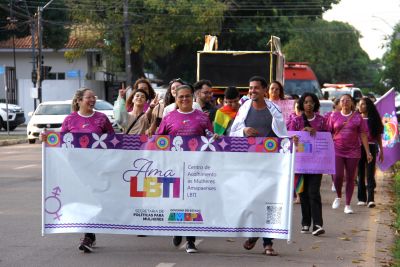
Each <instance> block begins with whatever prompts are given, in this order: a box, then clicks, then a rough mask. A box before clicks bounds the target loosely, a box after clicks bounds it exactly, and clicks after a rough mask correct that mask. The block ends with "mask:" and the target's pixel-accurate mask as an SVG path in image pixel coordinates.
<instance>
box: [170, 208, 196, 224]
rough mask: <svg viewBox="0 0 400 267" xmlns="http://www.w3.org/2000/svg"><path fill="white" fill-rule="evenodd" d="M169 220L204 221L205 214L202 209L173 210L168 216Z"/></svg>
mask: <svg viewBox="0 0 400 267" xmlns="http://www.w3.org/2000/svg"><path fill="white" fill-rule="evenodd" d="M168 221H169V222H202V221H203V216H202V215H201V212H200V210H171V212H170V213H169V216H168Z"/></svg>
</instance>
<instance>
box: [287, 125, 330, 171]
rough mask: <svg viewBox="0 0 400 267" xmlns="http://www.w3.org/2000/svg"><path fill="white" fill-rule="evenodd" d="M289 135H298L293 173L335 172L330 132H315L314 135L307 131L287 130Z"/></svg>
mask: <svg viewBox="0 0 400 267" xmlns="http://www.w3.org/2000/svg"><path fill="white" fill-rule="evenodd" d="M289 135H297V136H298V137H299V144H298V146H297V150H296V157H295V173H315V174H319V173H322V174H335V149H334V146H333V140H332V135H331V133H329V132H317V134H316V136H311V135H310V133H309V132H297V131H289Z"/></svg>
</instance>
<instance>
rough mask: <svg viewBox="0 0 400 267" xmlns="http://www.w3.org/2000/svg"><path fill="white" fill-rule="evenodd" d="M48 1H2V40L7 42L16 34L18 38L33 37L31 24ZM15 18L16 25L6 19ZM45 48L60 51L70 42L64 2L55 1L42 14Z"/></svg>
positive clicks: (0, 6)
mask: <svg viewBox="0 0 400 267" xmlns="http://www.w3.org/2000/svg"><path fill="white" fill-rule="evenodd" d="M47 2H48V1H11V3H12V5H11V6H10V2H9V1H2V2H1V3H0V18H1V19H0V32H1V34H0V40H7V39H9V38H11V37H12V36H13V35H14V34H15V36H16V37H17V38H18V37H26V36H29V35H31V28H30V27H31V22H32V21H34V14H36V13H37V8H38V7H43V6H44V5H45V4H46V3H47ZM11 15H12V17H13V18H15V20H16V21H15V23H14V25H12V24H10V20H8V19H6V18H11ZM42 17H43V21H42V22H43V23H42V25H43V46H44V47H49V48H54V49H60V48H64V45H65V44H66V43H67V41H68V37H69V28H68V27H66V25H65V21H67V20H68V12H67V9H66V6H65V3H64V1H63V0H60V1H55V2H54V3H52V4H51V5H49V7H48V8H47V9H45V10H44V11H43V13H42Z"/></svg>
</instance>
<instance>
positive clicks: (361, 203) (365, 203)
mask: <svg viewBox="0 0 400 267" xmlns="http://www.w3.org/2000/svg"><path fill="white" fill-rule="evenodd" d="M366 205H367V202H364V201H358V202H357V206H366Z"/></svg>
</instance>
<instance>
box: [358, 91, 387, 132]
mask: <svg viewBox="0 0 400 267" xmlns="http://www.w3.org/2000/svg"><path fill="white" fill-rule="evenodd" d="M360 101H365V104H366V106H367V114H368V115H367V116H368V130H369V132H370V133H371V136H372V137H374V138H378V137H379V135H381V134H382V133H383V124H382V120H381V116H380V115H379V112H378V110H377V109H376V107H375V104H374V102H372V100H371V99H369V98H368V97H363V98H361V100H360Z"/></svg>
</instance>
